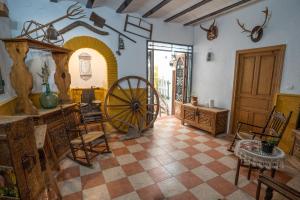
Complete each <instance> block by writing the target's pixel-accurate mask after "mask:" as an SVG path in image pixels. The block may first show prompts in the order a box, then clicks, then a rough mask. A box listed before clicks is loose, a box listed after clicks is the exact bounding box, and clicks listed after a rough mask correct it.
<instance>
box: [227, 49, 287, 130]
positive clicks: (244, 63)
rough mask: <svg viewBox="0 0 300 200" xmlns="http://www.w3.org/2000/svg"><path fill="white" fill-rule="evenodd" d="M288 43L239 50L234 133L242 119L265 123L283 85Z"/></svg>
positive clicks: (235, 89) (232, 124)
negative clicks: (281, 84) (285, 53)
mask: <svg viewBox="0 0 300 200" xmlns="http://www.w3.org/2000/svg"><path fill="white" fill-rule="evenodd" d="M284 52H285V45H280V46H273V47H265V48H259V49H251V50H242V51H238V52H237V54H236V70H235V86H234V94H233V104H232V118H231V133H234V132H235V130H236V125H237V123H238V121H241V122H245V123H249V124H254V125H258V126H264V125H265V123H266V120H267V116H268V114H269V112H270V111H271V109H272V107H273V105H274V97H275V94H276V93H277V92H279V89H280V82H281V74H282V66H283V59H284Z"/></svg>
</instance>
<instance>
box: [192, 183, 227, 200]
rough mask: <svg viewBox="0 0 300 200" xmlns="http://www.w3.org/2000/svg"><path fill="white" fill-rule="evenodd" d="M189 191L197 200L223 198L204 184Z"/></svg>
mask: <svg viewBox="0 0 300 200" xmlns="http://www.w3.org/2000/svg"><path fill="white" fill-rule="evenodd" d="M190 191H191V192H192V193H193V195H195V197H197V198H198V199H207V200H217V199H223V196H222V195H221V194H219V193H218V192H217V191H216V190H214V189H213V188H212V187H210V186H209V185H208V184H206V183H203V184H201V185H198V186H196V187H194V188H192V189H190Z"/></svg>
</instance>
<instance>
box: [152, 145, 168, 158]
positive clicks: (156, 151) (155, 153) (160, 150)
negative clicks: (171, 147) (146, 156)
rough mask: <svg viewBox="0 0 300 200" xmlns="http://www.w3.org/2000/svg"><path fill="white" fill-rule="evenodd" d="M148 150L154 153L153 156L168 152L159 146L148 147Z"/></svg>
mask: <svg viewBox="0 0 300 200" xmlns="http://www.w3.org/2000/svg"><path fill="white" fill-rule="evenodd" d="M148 152H149V153H150V154H151V155H152V156H158V155H162V154H165V153H166V152H165V151H164V150H163V149H161V148H159V147H155V148H151V149H148Z"/></svg>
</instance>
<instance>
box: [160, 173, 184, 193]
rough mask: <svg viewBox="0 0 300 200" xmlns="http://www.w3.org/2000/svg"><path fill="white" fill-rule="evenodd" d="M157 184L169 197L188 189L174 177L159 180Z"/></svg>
mask: <svg viewBox="0 0 300 200" xmlns="http://www.w3.org/2000/svg"><path fill="white" fill-rule="evenodd" d="M157 185H158V187H159V188H160V190H161V192H162V193H163V195H164V196H165V197H167V198H168V197H171V196H174V195H177V194H180V193H183V192H185V191H186V188H185V187H184V186H183V185H182V184H181V183H180V182H179V181H178V180H177V179H176V178H174V177H172V178H169V179H166V180H164V181H162V182H159V183H158V184H157Z"/></svg>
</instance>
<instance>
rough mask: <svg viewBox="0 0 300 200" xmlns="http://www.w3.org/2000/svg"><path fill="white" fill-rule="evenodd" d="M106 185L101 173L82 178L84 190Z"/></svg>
mask: <svg viewBox="0 0 300 200" xmlns="http://www.w3.org/2000/svg"><path fill="white" fill-rule="evenodd" d="M104 183H105V180H104V177H103V175H102V173H101V172H97V173H93V174H89V175H85V176H81V185H82V189H83V190H84V189H88V188H92V187H95V186H98V185H102V184H104Z"/></svg>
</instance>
